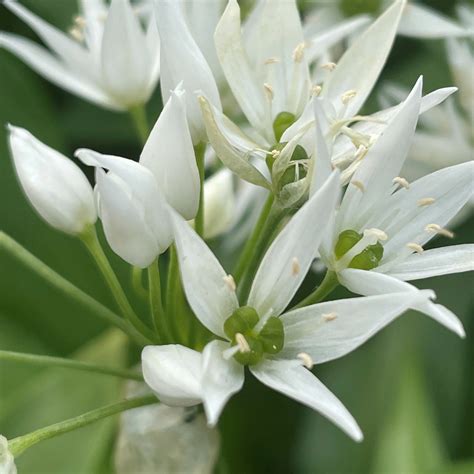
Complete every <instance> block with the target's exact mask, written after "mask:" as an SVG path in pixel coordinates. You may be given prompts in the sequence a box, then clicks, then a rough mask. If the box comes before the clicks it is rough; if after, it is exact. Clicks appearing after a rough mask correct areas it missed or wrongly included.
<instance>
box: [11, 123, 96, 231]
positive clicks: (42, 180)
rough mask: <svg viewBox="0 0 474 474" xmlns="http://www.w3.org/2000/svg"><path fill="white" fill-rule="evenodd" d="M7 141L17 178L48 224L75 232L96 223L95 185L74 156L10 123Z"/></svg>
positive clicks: (34, 206)
mask: <svg viewBox="0 0 474 474" xmlns="http://www.w3.org/2000/svg"><path fill="white" fill-rule="evenodd" d="M8 142H9V146H10V153H11V156H12V158H13V165H14V167H15V171H16V175H17V177H18V181H19V182H20V184H21V187H22V189H23V191H24V193H25V195H26V197H27V198H28V200H29V201H30V203H31V205H32V206H33V208H34V209H35V210H36V212H38V214H39V215H40V216H41V217H42V218H43V219H44V220H45V221H46V222H47V223H48V224H49V225H51V226H52V227H54V228H56V229H58V230H60V231H62V232H66V233H67V234H73V235H78V234H81V233H82V232H84V231H85V230H86V229H87V227H89V226H91V225H94V223H95V222H96V220H97V211H96V207H95V202H94V194H93V191H92V187H91V185H90V184H89V181H88V180H87V178H86V176H85V175H84V173H83V172H82V171H81V170H80V168H79V167H78V166H77V165H76V164H75V163H73V161H72V160H70V159H69V158H67V157H65V156H64V155H62V154H61V153H59V152H58V151H56V150H54V149H52V148H50V147H49V146H47V145H45V144H44V143H42V142H40V141H39V140H38V139H37V138H35V137H34V136H33V135H32V134H31V133H30V132H28V131H27V130H25V129H23V128H20V127H14V126H13V125H8Z"/></svg>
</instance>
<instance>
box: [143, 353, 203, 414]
mask: <svg viewBox="0 0 474 474" xmlns="http://www.w3.org/2000/svg"><path fill="white" fill-rule="evenodd" d="M142 371H143V377H144V379H145V382H146V383H147V385H148V386H149V387H150V388H151V389H152V390H153V391H154V392H155V394H156V396H157V397H158V398H159V399H160V401H162V402H163V403H166V405H170V406H192V405H197V404H199V403H201V374H202V354H201V353H199V352H197V351H193V350H192V349H189V348H187V347H184V346H180V345H177V344H170V345H166V346H146V347H145V348H144V349H143V351H142Z"/></svg>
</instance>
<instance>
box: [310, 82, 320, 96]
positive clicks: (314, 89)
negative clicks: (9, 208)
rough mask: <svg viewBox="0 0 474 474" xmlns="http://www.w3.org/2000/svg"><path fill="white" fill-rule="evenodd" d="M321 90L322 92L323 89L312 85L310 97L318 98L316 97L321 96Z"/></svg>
mask: <svg viewBox="0 0 474 474" xmlns="http://www.w3.org/2000/svg"><path fill="white" fill-rule="evenodd" d="M322 90H323V88H322V87H321V86H319V85H318V84H314V85H313V86H312V87H311V95H312V96H313V97H318V95H319V94H321V91H322Z"/></svg>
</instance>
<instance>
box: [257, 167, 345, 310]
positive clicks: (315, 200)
mask: <svg viewBox="0 0 474 474" xmlns="http://www.w3.org/2000/svg"><path fill="white" fill-rule="evenodd" d="M339 192H340V185H339V172H337V171H335V172H333V174H332V175H331V177H330V178H328V180H327V181H326V183H325V184H324V185H323V186H322V188H321V189H320V190H319V191H318V192H317V193H316V194H314V195H313V196H312V197H311V198H310V199H309V200H308V201H307V202H306V203H305V204H304V206H303V207H302V208H301V209H300V210H299V211H298V212H297V213H296V214H295V215H294V216H293V217H292V219H291V220H290V221H289V222H288V224H286V226H285V228H284V229H283V230H282V231H281V232H280V234H279V235H278V237H277V238H276V239H275V240H274V241H273V243H272V245H271V246H270V248H269V249H268V250H267V252H266V254H265V256H264V257H263V260H262V262H261V263H260V266H259V268H258V270H257V274H256V275H255V279H254V281H253V284H252V288H251V290H250V295H249V299H248V304H249V305H250V306H252V307H253V308H255V309H256V310H257V312H258V314H259V315H260V316H261V317H263V316H264V315H266V314H267V313H268V312H269V311H271V312H272V314H273V315H279V314H280V313H281V312H282V311H283V310H284V309H285V308H286V306H287V305H288V303H289V302H290V301H291V298H293V296H294V294H295V293H296V291H297V290H298V287H299V286H300V284H301V282H302V281H303V279H304V277H305V275H306V273H307V271H308V269H309V267H310V266H311V263H312V261H313V259H314V257H315V255H316V252H317V250H318V246H319V243H320V242H321V239H322V238H323V235H324V231H325V230H326V225H327V223H328V221H329V218H330V217H331V215H332V213H333V212H334V208H335V206H336V202H337V200H338V197H339Z"/></svg>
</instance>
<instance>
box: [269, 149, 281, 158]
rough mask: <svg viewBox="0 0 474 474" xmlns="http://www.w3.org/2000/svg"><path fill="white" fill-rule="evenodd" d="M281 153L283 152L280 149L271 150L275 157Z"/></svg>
mask: <svg viewBox="0 0 474 474" xmlns="http://www.w3.org/2000/svg"><path fill="white" fill-rule="evenodd" d="M280 153H281V151H280V150H272V151H271V152H270V155H272V156H273V158H277V157H279V156H280Z"/></svg>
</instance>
